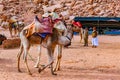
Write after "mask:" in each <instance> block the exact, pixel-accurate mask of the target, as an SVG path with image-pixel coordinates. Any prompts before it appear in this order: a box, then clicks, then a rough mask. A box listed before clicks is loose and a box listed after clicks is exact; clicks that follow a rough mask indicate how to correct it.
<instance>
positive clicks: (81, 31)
mask: <svg viewBox="0 0 120 80" xmlns="http://www.w3.org/2000/svg"><path fill="white" fill-rule="evenodd" d="M79 34H80V43H81V42H82V35H83V30H82V28H81V29H80V32H79Z"/></svg>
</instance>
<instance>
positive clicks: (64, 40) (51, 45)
mask: <svg viewBox="0 0 120 80" xmlns="http://www.w3.org/2000/svg"><path fill="white" fill-rule="evenodd" d="M39 24H40V25H41V23H39ZM27 27H29V26H27ZM28 30H29V28H26V27H25V28H24V29H23V30H22V31H21V32H20V39H21V45H20V51H19V53H18V65H17V66H18V71H19V72H21V70H20V57H21V54H22V53H23V51H24V62H25V64H26V67H27V71H28V73H29V74H31V71H30V69H29V66H28V63H27V55H28V51H29V49H30V46H31V44H39V45H40V46H41V44H42V43H44V42H45V41H46V49H47V53H48V57H49V63H48V64H47V65H46V66H44V67H43V68H42V69H40V68H39V72H41V71H42V70H44V69H45V68H46V67H47V66H51V73H52V74H53V75H54V74H55V73H54V70H53V62H54V60H53V54H54V49H55V47H56V45H60V46H62V45H67V44H69V43H70V42H71V39H72V36H73V31H72V28H69V30H67V34H66V36H62V35H61V34H60V33H59V31H58V30H57V29H56V28H53V34H52V35H49V36H48V37H47V39H46V40H44V39H43V38H42V37H40V36H39V37H38V36H34V34H33V33H29V34H30V35H29V37H28V36H27V35H26V34H27V33H28V32H29V31H28ZM30 32H31V31H30ZM64 32H66V31H64ZM34 37H35V38H34ZM34 40H37V41H34ZM40 49H41V47H40ZM60 49H61V48H60ZM61 53H62V52H61V50H60V52H59V54H58V58H57V59H58V60H57V64H56V68H55V69H56V70H57V69H59V68H60V60H61V57H62V54H61ZM40 54H41V51H40V52H39V55H38V57H39V58H38V61H37V63H36V66H38V65H39V60H40Z"/></svg>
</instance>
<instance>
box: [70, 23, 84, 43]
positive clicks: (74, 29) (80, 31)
mask: <svg viewBox="0 0 120 80" xmlns="http://www.w3.org/2000/svg"><path fill="white" fill-rule="evenodd" d="M72 28H73V32H78V33H79V35H80V43H81V42H82V38H83V28H79V27H75V26H74V25H73V27H72Z"/></svg>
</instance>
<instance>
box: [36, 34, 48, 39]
mask: <svg viewBox="0 0 120 80" xmlns="http://www.w3.org/2000/svg"><path fill="white" fill-rule="evenodd" d="M48 34H50V33H38V35H39V36H40V37H42V38H45V37H46V36H47V35H48Z"/></svg>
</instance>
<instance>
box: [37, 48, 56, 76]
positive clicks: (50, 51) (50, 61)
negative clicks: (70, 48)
mask: <svg viewBox="0 0 120 80" xmlns="http://www.w3.org/2000/svg"><path fill="white" fill-rule="evenodd" d="M47 51H48V57H49V63H48V64H47V65H45V66H44V67H43V68H42V69H41V68H39V70H38V72H39V73H40V72H41V71H43V70H44V69H45V68H47V67H48V66H50V67H51V73H52V74H53V75H56V74H55V73H54V71H53V62H54V61H53V54H52V50H51V47H50V48H47Z"/></svg>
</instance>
